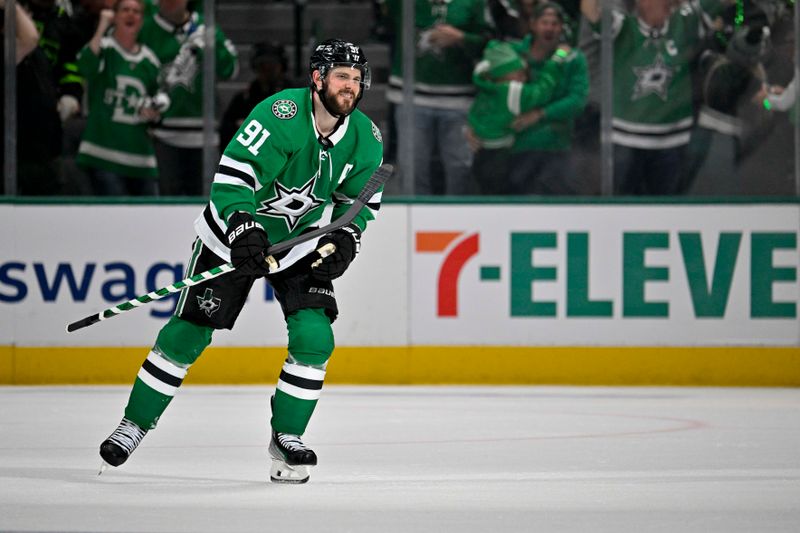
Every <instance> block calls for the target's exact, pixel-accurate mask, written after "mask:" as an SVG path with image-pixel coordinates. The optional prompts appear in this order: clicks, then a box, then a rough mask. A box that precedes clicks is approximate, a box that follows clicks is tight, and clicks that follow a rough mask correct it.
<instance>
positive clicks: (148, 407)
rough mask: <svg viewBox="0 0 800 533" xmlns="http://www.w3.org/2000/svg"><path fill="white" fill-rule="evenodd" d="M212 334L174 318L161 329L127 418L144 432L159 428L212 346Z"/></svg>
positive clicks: (142, 371) (132, 393) (139, 380)
mask: <svg viewBox="0 0 800 533" xmlns="http://www.w3.org/2000/svg"><path fill="white" fill-rule="evenodd" d="M211 333H212V330H211V328H207V327H203V326H197V325H195V324H192V323H191V322H187V321H186V320H183V319H181V318H178V317H174V316H173V317H172V318H171V319H170V321H169V322H168V323H167V324H166V325H165V326H164V327H163V328H161V331H160V332H159V334H158V339H157V340H156V345H155V346H154V347H153V349H152V350H151V351H150V353H149V354H148V355H147V359H145V361H144V363H142V367H141V368H140V369H139V373H138V374H137V376H136V381H135V382H134V384H133V390H131V395H130V398H129V400H128V405H127V407H125V418H127V419H128V420H130V421H132V422H134V423H135V424H136V425H138V426H139V427H141V428H144V429H153V428H155V427H156V423H157V422H158V419H159V418H160V417H161V415H162V413H163V412H164V410H165V409H166V408H167V406H168V405H169V403H170V402H171V401H172V398H173V397H174V396H175V394H176V393H177V392H178V388H179V387H180V386H181V383H182V382H183V379H184V378H185V377H186V373H187V372H188V371H189V367H190V366H191V365H192V363H194V362H195V360H196V359H197V358H198V357H199V356H200V354H201V353H202V352H203V350H204V349H205V347H206V346H208V344H209V343H210V342H211Z"/></svg>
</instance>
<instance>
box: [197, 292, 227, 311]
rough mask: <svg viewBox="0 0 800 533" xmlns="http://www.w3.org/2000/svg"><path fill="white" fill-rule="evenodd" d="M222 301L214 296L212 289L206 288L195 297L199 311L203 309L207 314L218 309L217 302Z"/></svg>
mask: <svg viewBox="0 0 800 533" xmlns="http://www.w3.org/2000/svg"><path fill="white" fill-rule="evenodd" d="M220 303H222V300H221V299H220V298H215V297H214V290H213V289H206V292H205V293H204V294H203V295H202V296H198V297H197V305H198V306H199V307H200V310H201V311H205V313H206V315H207V316H211V315H213V314H214V313H216V312H217V309H219V304H220Z"/></svg>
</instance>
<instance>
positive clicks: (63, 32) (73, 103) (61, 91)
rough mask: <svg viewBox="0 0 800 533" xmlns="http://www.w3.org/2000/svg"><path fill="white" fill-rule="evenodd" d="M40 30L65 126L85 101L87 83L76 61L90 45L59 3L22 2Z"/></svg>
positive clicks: (44, 1) (26, 0)
mask: <svg viewBox="0 0 800 533" xmlns="http://www.w3.org/2000/svg"><path fill="white" fill-rule="evenodd" d="M21 3H22V4H23V5H24V6H25V7H26V8H27V9H28V10H29V11H30V13H31V16H32V17H33V20H34V22H35V23H36V26H37V28H38V29H39V34H40V39H39V47H40V48H41V49H42V50H43V51H44V53H45V55H47V59H48V60H49V61H50V65H51V67H52V70H53V83H54V84H55V86H56V90H57V92H58V113H59V116H60V118H61V122H64V121H66V120H67V119H68V118H69V117H71V116H74V115H76V114H78V112H79V111H80V101H81V98H82V97H83V79H82V78H81V77H80V76H79V75H78V73H77V66H76V65H75V58H76V57H77V55H78V51H79V50H80V49H81V47H83V45H84V44H86V41H82V40H81V35H80V32H79V28H78V26H77V24H76V23H75V21H74V20H73V19H72V18H71V17H70V16H69V13H67V11H66V10H65V9H64V8H63V7H61V6H59V5H57V4H56V0H22V2H21Z"/></svg>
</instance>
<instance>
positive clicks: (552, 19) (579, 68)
mask: <svg viewBox="0 0 800 533" xmlns="http://www.w3.org/2000/svg"><path fill="white" fill-rule="evenodd" d="M564 20H565V19H564V12H563V10H562V9H561V7H560V6H559V5H558V4H556V3H553V2H544V3H541V4H538V5H537V6H536V8H535V10H534V14H533V17H532V18H531V20H530V33H529V34H528V35H527V36H526V37H525V38H524V39H523V40H522V41H518V42H515V43H512V46H514V49H515V50H517V52H518V53H520V54H522V55H523V57H525V58H526V60H527V62H528V67H529V69H530V72H531V79H532V80H536V79H537V78H538V77H539V76H541V75H542V73H543V70H544V68H545V66H546V65H547V62H548V60H549V59H550V58H551V57H552V56H553V54H554V53H555V52H556V50H557V49H558V48H559V46H560V45H561V44H562V43H563V29H564ZM567 49H568V48H563V49H562V52H563V61H564V65H563V71H562V73H561V75H560V76H559V77H558V79H557V81H556V88H555V90H554V92H553V96H552V98H551V99H550V100H549V101H547V102H546V103H544V104H543V105H538V106H537V107H536V108H535V109H533V110H531V111H528V112H526V113H523V114H521V115H520V116H519V117H517V118H516V119H515V120H514V122H513V127H514V128H515V129H516V130H517V135H516V138H515V142H514V146H513V148H512V156H511V170H510V174H509V177H508V179H509V182H510V184H511V187H512V189H513V191H514V192H515V193H517V194H575V193H577V192H580V191H578V190H576V186H575V185H574V184H573V183H574V176H573V170H572V159H571V154H570V151H571V147H572V136H573V128H574V121H575V118H576V117H577V116H578V115H579V114H580V113H581V111H583V108H584V105H585V104H586V97H587V95H588V92H589V77H588V71H587V67H586V58H585V57H584V55H583V53H582V52H581V51H580V50H577V49H572V50H570V51H569V52H566V51H565V50H567Z"/></svg>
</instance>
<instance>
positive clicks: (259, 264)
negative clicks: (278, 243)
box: [226, 211, 271, 277]
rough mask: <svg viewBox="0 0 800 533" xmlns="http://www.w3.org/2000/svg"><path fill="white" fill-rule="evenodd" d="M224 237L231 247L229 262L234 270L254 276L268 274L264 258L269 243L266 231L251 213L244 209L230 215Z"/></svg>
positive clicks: (265, 257)
mask: <svg viewBox="0 0 800 533" xmlns="http://www.w3.org/2000/svg"><path fill="white" fill-rule="evenodd" d="M226 238H227V240H228V246H230V248H231V263H232V264H233V266H234V267H235V268H236V270H238V271H240V272H242V273H244V274H249V275H251V276H256V277H261V276H265V275H267V274H269V266H268V265H267V263H266V259H267V250H268V249H269V247H270V245H271V243H270V242H269V238H268V237H267V232H266V231H264V229H263V228H262V227H261V225H260V224H257V223H256V221H255V220H253V215H251V214H250V213H246V212H244V211H237V212H236V213H234V214H233V215H231V218H230V219H229V220H228V231H227V232H226Z"/></svg>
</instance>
